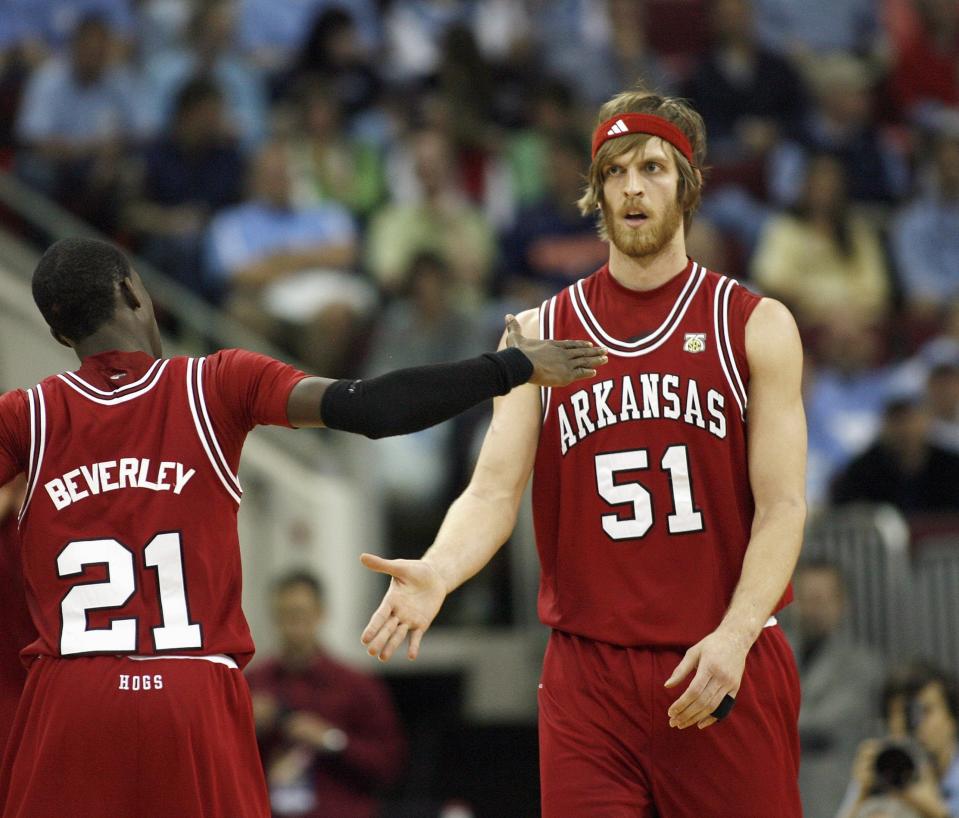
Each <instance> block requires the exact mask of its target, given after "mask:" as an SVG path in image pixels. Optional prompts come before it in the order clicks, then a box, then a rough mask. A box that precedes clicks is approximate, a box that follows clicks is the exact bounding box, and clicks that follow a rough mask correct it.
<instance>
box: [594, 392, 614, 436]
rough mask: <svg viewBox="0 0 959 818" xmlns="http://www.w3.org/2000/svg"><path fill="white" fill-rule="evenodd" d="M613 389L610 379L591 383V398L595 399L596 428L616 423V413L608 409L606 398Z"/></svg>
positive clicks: (603, 427)
mask: <svg viewBox="0 0 959 818" xmlns="http://www.w3.org/2000/svg"><path fill="white" fill-rule="evenodd" d="M612 389H613V382H612V381H602V382H600V383H594V384H593V398H594V399H595V401H596V428H597V429H605V428H606V427H607V426H611V425H612V424H614V423H616V415H614V414H613V413H612V412H610V411H609V406H608V405H607V403H606V399H607V398H608V397H609V393H610V392H611V391H612Z"/></svg>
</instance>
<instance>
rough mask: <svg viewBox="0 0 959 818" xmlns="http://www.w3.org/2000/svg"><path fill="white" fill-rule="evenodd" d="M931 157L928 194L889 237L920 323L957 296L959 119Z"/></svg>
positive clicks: (908, 210)
mask: <svg viewBox="0 0 959 818" xmlns="http://www.w3.org/2000/svg"><path fill="white" fill-rule="evenodd" d="M957 119H959V115H957ZM932 159H933V162H932V168H931V171H932V173H931V177H930V179H929V182H930V184H929V185H928V186H927V190H926V191H925V192H924V193H921V194H920V195H919V196H917V197H916V198H915V199H914V200H913V201H912V202H911V203H910V204H908V205H906V206H905V207H904V208H903V209H902V210H901V211H900V213H899V215H898V217H897V218H896V220H895V222H894V225H893V228H892V236H891V238H892V248H893V253H894V255H895V260H896V266H897V267H898V270H899V275H900V278H901V280H902V286H903V291H904V295H905V300H906V304H907V306H908V308H909V309H910V311H911V312H912V313H913V317H915V318H918V319H920V320H921V319H923V318H927V317H928V318H932V319H934V318H935V317H937V316H938V313H939V311H940V310H941V309H942V308H943V306H944V305H945V304H946V303H947V302H948V301H949V300H950V299H954V298H956V297H959V121H957V122H956V124H955V125H954V126H953V127H952V129H951V130H945V131H943V132H942V133H940V134H939V135H938V137H937V138H936V140H935V143H934V145H933V148H932Z"/></svg>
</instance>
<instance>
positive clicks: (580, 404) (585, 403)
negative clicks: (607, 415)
mask: <svg viewBox="0 0 959 818" xmlns="http://www.w3.org/2000/svg"><path fill="white" fill-rule="evenodd" d="M569 400H570V403H572V404H573V415H574V416H575V417H576V431H577V432H578V433H579V437H580V439H582V438H584V437H586V435H588V434H592V433H593V432H595V431H596V427H595V426H594V425H593V421H591V420H590V419H589V394H588V393H587V392H586V391H585V390H583V389H580V390H579V392H574V393H573V395H572V397H570V399H569Z"/></svg>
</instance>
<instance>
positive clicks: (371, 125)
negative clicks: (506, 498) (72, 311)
mask: <svg viewBox="0 0 959 818" xmlns="http://www.w3.org/2000/svg"><path fill="white" fill-rule="evenodd" d="M638 82H639V83H642V84H643V85H645V86H646V87H648V88H649V89H651V90H655V91H660V92H663V93H667V94H678V95H682V96H684V97H687V98H689V99H690V100H691V101H692V102H693V104H694V105H695V107H696V108H697V109H698V110H699V111H700V112H701V113H702V115H703V117H704V119H705V122H706V126H707V133H708V140H709V154H708V168H707V172H706V179H707V184H706V190H705V196H704V200H703V204H702V207H701V211H700V213H699V214H698V216H697V218H696V220H695V221H694V224H693V227H692V229H691V231H690V232H689V235H688V236H687V247H688V249H689V253H690V255H692V256H693V257H695V258H697V259H698V260H700V261H702V262H703V263H704V264H706V266H708V267H710V268H713V269H716V270H719V271H722V272H725V273H729V274H731V275H733V276H734V277H736V278H739V279H740V280H741V281H743V283H744V284H746V285H748V286H750V287H752V288H753V289H755V290H757V291H760V292H762V293H766V294H769V295H772V296H775V297H777V298H780V299H781V300H783V301H784V302H786V303H787V304H788V305H789V306H790V307H791V308H792V310H793V311H794V314H795V315H796V317H797V319H798V321H799V324H800V328H801V331H802V333H803V336H804V341H805V347H806V353H807V354H806V372H805V382H804V389H805V400H806V409H807V414H808V422H809V433H810V459H809V477H808V499H809V501H810V504H811V506H812V507H813V508H814V509H820V508H829V507H831V506H833V505H841V504H845V503H856V502H860V501H868V502H887V503H892V504H893V505H895V506H897V507H898V508H899V509H900V510H901V511H902V512H903V513H904V514H905V515H906V516H907V518H909V519H910V520H912V521H915V520H924V519H928V518H929V515H932V514H942V513H947V514H948V513H953V514H956V513H959V491H957V490H956V486H957V485H959V3H957V2H956V0H802V2H798V1H797V0H0V167H3V168H4V169H7V170H9V171H10V172H11V173H13V174H15V175H16V176H17V177H18V178H20V179H21V180H23V181H25V182H27V183H28V184H29V185H31V186H33V187H34V188H35V189H36V190H38V191H40V192H42V193H44V194H45V195H47V196H49V197H51V198H52V199H54V200H56V201H57V202H58V203H59V204H61V205H62V206H64V207H66V208H67V209H69V210H70V211H72V212H74V213H75V214H77V215H78V216H80V217H82V218H84V219H86V220H88V221H89V222H90V223H91V224H93V225H94V226H96V227H97V228H98V229H100V230H102V231H103V232H105V233H106V234H108V235H109V236H111V237H113V238H114V239H115V240H117V241H119V242H120V243H122V244H123V245H124V246H126V247H128V248H130V249H131V250H133V251H135V252H137V253H138V254H139V255H140V256H141V257H143V258H145V259H147V260H148V261H150V262H151V263H152V264H153V265H155V266H156V267H157V268H158V269H159V270H161V271H163V272H164V273H166V274H167V275H169V276H171V277H173V278H174V279H176V280H177V281H178V282H179V283H181V284H182V285H184V286H185V287H187V288H189V289H190V290H191V291H193V292H194V293H196V294H197V295H198V296H199V297H201V298H203V299H205V300H207V301H208V302H210V303H211V304H213V305H216V306H217V307H219V308H222V309H223V310H226V311H228V312H229V313H231V314H232V315H233V316H234V317H236V318H237V319H238V320H240V321H242V322H244V323H246V324H248V325H249V326H251V327H252V328H254V329H256V330H258V331H260V332H262V333H263V334H265V335H266V336H268V337H270V338H271V339H272V340H273V341H274V342H276V343H277V344H278V345H280V346H281V347H282V348H284V349H286V350H287V351H288V352H289V353H290V354H292V355H295V356H297V357H298V358H299V359H300V360H301V361H302V362H303V363H304V364H305V365H306V366H308V367H310V368H311V369H313V370H314V371H316V372H318V373H321V374H323V375H327V376H331V377H343V376H350V377H357V376H362V375H372V374H378V373H380V372H383V371H385V370H387V369H392V368H396V367H399V366H410V365H418V364H426V363H431V362H435V361H439V360H449V359H452V358H455V357H462V356H466V355H470V354H474V353H476V352H479V351H482V350H485V349H489V348H490V347H491V346H493V345H495V343H496V341H497V338H498V337H499V334H500V333H501V331H502V316H503V315H504V314H505V313H506V312H515V311H519V310H522V309H526V308H529V307H533V306H537V305H538V304H539V303H540V301H541V300H542V299H543V298H545V297H547V296H548V295H550V294H552V293H553V292H555V291H556V290H558V289H559V288H561V287H563V286H566V285H567V284H569V283H571V282H572V281H574V280H576V279H577V278H579V277H582V276H584V275H587V274H589V273H590V272H592V271H593V270H594V269H596V268H597V267H599V266H600V265H601V264H602V263H603V262H604V261H605V259H606V255H607V249H606V247H605V245H604V244H603V243H602V242H601V241H600V240H599V239H598V237H597V235H596V231H595V227H594V224H593V221H592V218H591V217H584V216H582V215H581V214H580V212H579V211H578V209H577V207H576V205H575V201H576V199H577V198H578V197H579V195H580V190H581V187H582V185H583V181H584V174H585V172H586V170H587V167H588V160H589V137H590V132H591V129H592V127H593V125H594V123H595V116H596V111H597V108H598V105H599V104H600V103H601V102H602V101H603V100H605V99H606V98H607V97H609V96H611V95H612V94H614V93H616V92H617V91H619V90H623V89H626V88H629V87H632V86H634V85H635V84H636V83H638ZM9 221H10V225H11V226H13V227H15V226H16V222H15V221H14V220H9ZM166 321H167V324H168V328H169V329H170V330H171V331H174V332H175V331H176V322H175V319H174V317H173V316H167V317H166ZM483 421H484V415H483V413H482V412H477V413H472V414H469V415H467V416H464V417H462V418H459V419H457V421H455V422H451V423H449V424H445V425H444V426H441V427H438V428H436V429H431V430H427V431H425V432H422V433H420V434H418V435H415V436H412V437H409V438H400V439H390V440H385V441H381V442H379V443H378V444H377V446H378V448H377V458H378V461H377V472H378V478H379V479H380V480H381V481H382V489H383V493H384V497H385V498H386V503H387V510H388V515H389V530H390V532H391V535H392V540H393V552H394V553H396V554H402V555H410V556H412V555H418V554H419V553H421V552H422V550H423V548H424V547H425V546H426V545H427V544H428V542H429V540H430V538H431V537H432V534H433V533H434V532H435V529H436V526H437V525H438V523H439V520H440V519H441V516H442V512H443V509H444V508H445V505H446V503H447V501H449V500H450V499H452V497H454V496H455V494H456V493H457V492H458V491H459V489H460V488H461V486H462V483H463V480H464V478H465V477H466V475H467V474H468V471H469V464H470V462H471V456H472V452H473V451H474V450H475V445H476V441H477V437H478V431H479V430H481V428H482V424H483ZM957 529H959V526H956V528H954V529H953V530H957ZM496 564H497V563H494V566H495V565H496ZM497 570H498V569H497V568H495V567H494V568H492V574H493V576H494V577H495V576H496V572H497ZM487 573H489V572H487ZM301 584H302V583H301ZM474 586H475V587H476V588H479V589H483V588H484V586H483V585H481V584H474ZM300 590H301V591H302V589H300ZM478 593H479V594H480V597H479V598H478V602H477V607H476V609H475V610H471V609H470V605H471V604H472V603H471V601H470V597H469V595H468V594H464V595H463V597H462V598H461V600H460V607H459V608H456V607H455V606H454V608H453V614H452V616H454V617H456V616H459V617H462V618H464V619H465V620H468V621H484V622H491V621H496V619H497V618H498V617H504V618H508V617H509V594H508V593H504V594H500V597H499V598H497V597H496V592H495V582H494V591H493V592H491V593H492V594H493V595H492V596H490V595H489V593H487V592H484V591H482V590H480V591H479V592H478ZM484 593H486V596H485V597H484V596H483V594H484ZM845 593H846V592H845V588H844V584H843V578H842V576H841V574H840V573H839V572H838V571H837V570H836V568H835V566H830V565H828V564H816V563H811V564H807V565H805V566H803V568H802V569H801V571H800V573H799V575H798V576H797V606H796V607H797V610H798V613H797V617H798V619H797V622H798V624H797V630H796V633H795V634H794V645H795V646H796V650H797V658H798V660H799V664H800V669H801V671H802V674H803V686H804V690H805V704H804V711H803V719H804V722H803V724H802V728H803V748H804V768H803V769H804V776H807V779H806V786H805V787H804V795H806V796H807V799H808V798H811V797H812V795H810V794H813V795H818V796H819V798H818V800H817V799H815V798H813V800H810V801H809V802H808V803H807V811H808V813H809V814H810V815H812V816H814V818H816V817H817V816H823V817H824V818H829V817H830V816H832V815H833V814H835V810H836V808H837V804H838V803H839V801H841V800H842V799H843V796H844V794H845V802H844V807H843V810H844V814H846V815H849V816H852V815H856V816H858V817H859V818H865V817H866V816H880V815H886V816H888V817H889V818H894V817H895V816H906V815H921V816H936V815H957V814H959V761H957V758H959V756H957V754H956V746H957V724H959V704H957V701H959V694H957V692H956V690H955V686H954V683H953V682H952V681H951V680H950V679H949V678H948V677H947V676H945V675H944V674H942V673H941V672H940V671H937V670H936V669H934V668H928V667H912V668H908V669H906V670H903V671H901V672H899V671H897V673H899V675H898V676H897V675H895V674H894V675H893V676H891V677H889V679H887V680H886V683H885V688H884V689H885V694H884V697H883V698H882V699H881V701H882V702H883V703H884V716H885V721H886V727H887V729H888V731H889V734H890V736H891V737H892V738H893V739H896V740H897V741H900V742H901V744H900V745H897V746H899V749H900V750H901V752H900V754H899V756H897V757H894V756H895V753H892V754H891V755H889V754H887V755H888V757H887V756H884V755H883V752H884V751H885V750H888V749H889V745H888V743H886V744H884V743H876V742H873V743H871V744H867V745H863V747H862V748H860V749H859V750H858V751H857V749H856V748H857V743H858V741H859V740H860V739H861V738H863V736H864V735H865V732H864V730H866V731H867V728H868V724H869V719H870V717H871V714H872V713H873V712H874V711H877V710H878V705H877V706H876V707H873V706H871V703H872V702H878V701H880V697H879V694H880V690H881V689H883V688H882V663H881V661H880V658H879V657H877V656H875V655H872V654H870V653H869V652H868V651H866V650H865V649H863V648H861V646H856V645H853V644H851V643H850V642H849V640H848V638H847V636H846V635H844V634H845V630H844V628H843V622H844V621H845V619H846V616H845V614H844V605H845ZM887 658H888V657H887ZM307 727H310V725H307ZM315 727H316V725H315V723H313V724H312V728H315ZM307 732H309V731H307ZM313 732H314V733H316V732H317V730H316V729H314V730H313ZM320 732H322V731H320ZM327 732H328V731H327ZM910 742H911V743H910ZM913 745H922V747H923V748H924V750H925V753H926V754H927V755H928V756H929V757H931V758H932V759H933V761H934V763H933V764H932V765H931V766H930V765H928V764H927V763H926V762H921V763H920V762H918V761H917V762H916V763H915V764H914V765H913V766H914V767H915V768H916V769H915V770H914V771H913V773H908V774H907V773H905V772H903V770H904V768H905V767H908V763H907V762H909V756H910V753H912V754H913V756H915V753H914V752H913V749H912V748H913ZM903 748H904V749H903ZM857 752H858V761H857V766H856V771H855V775H854V777H853V780H852V781H851V782H850V781H849V764H848V762H849V760H850V759H851V758H852V757H853V755H855V754H856V753H857ZM903 755H905V756H907V758H906V761H903ZM916 757H918V756H916ZM879 758H883V759H885V762H884V763H885V765H886V766H883V765H882V764H878V763H877V759H879ZM890 759H892V760H890ZM897 759H898V760H897ZM294 760H295V759H294ZM897 764H898V766H897ZM890 765H891V766H890ZM920 768H921V769H920ZM930 771H934V772H935V774H936V775H938V783H936V782H933V783H932V784H930V783H929V776H930V775H933V774H934V773H933V772H930ZM910 775H912V778H910V777H909V776H910ZM808 776H812V778H808ZM903 776H906V777H905V778H904V777H903ZM887 777H888V778H889V780H890V781H892V782H893V783H892V784H890V783H888V782H887V781H886V778H887ZM884 782H885V783H884ZM896 782H899V784H898V785H895V784H896ZM903 782H905V783H903ZM887 785H888V786H887ZM894 785H895V786H894ZM897 786H898V789H897ZM937 787H938V789H937ZM907 789H908V790H909V791H910V793H912V796H914V797H915V799H918V802H917V803H918V806H917V803H911V802H910V803H907V802H909V799H904V798H900V799H898V800H896V799H893V800H892V801H891V802H888V803H885V804H884V803H883V802H882V798H883V793H886V792H889V791H893V792H903V791H905V790H907ZM937 793H938V794H937ZM912 796H910V797H912ZM933 796H935V798H934V797H933ZM936 798H938V799H939V800H938V801H936V800H935V799H936ZM923 799H925V801H923ZM887 800H888V799H887ZM910 809H911V810H912V811H911V812H910V811H909V810H910Z"/></svg>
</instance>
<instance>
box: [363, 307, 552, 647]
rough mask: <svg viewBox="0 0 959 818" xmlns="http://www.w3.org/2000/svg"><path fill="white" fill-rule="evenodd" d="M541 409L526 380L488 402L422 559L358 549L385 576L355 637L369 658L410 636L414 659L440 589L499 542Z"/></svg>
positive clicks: (509, 524)
mask: <svg viewBox="0 0 959 818" xmlns="http://www.w3.org/2000/svg"><path fill="white" fill-rule="evenodd" d="M520 321H521V323H522V326H523V330H524V331H525V332H527V333H528V334H530V335H534V334H535V333H536V332H538V315H537V313H536V311H535V310H533V311H530V312H527V313H524V314H523V315H522V316H520ZM504 341H505V339H504ZM501 346H502V344H501ZM540 411H541V410H540V397H539V391H538V390H537V389H536V388H535V387H534V386H532V385H530V384H527V385H525V386H521V387H519V388H518V389H514V390H513V391H512V392H510V393H509V394H508V395H506V396H505V397H501V398H498V399H497V400H496V401H494V403H493V420H492V422H491V423H490V427H489V431H487V433H486V439H485V440H484V442H483V448H482V450H481V452H480V456H479V460H478V461H477V464H476V468H475V470H474V471H473V477H472V479H471V480H470V484H469V486H468V487H467V488H466V491H464V492H463V494H462V495H460V497H459V498H458V499H457V500H456V502H454V503H453V505H452V506H450V509H449V511H448V512H447V513H446V518H445V519H444V520H443V525H442V526H441V527H440V531H439V533H438V534H437V536H436V540H435V541H434V543H433V546H432V547H431V548H430V549H429V551H427V552H426V554H425V555H424V556H423V558H422V559H419V560H384V559H382V558H380V557H375V556H373V555H371V554H364V555H363V557H362V560H363V564H364V565H366V567H367V568H370V569H372V570H374V571H380V572H382V573H385V574H389V575H390V576H391V577H392V579H391V580H390V587H389V590H388V591H387V592H386V596H385V597H384V598H383V602H382V603H381V604H380V606H379V608H377V609H376V611H375V612H374V614H373V616H372V617H371V618H370V622H369V624H368V625H367V626H366V630H364V631H363V636H362V641H363V644H365V645H366V646H367V650H368V651H369V653H370V655H371V656H379V657H380V659H382V660H383V661H386V660H388V659H389V658H390V656H392V655H393V653H394V652H395V651H396V649H397V648H398V647H400V645H402V644H403V641H404V640H405V639H406V638H407V637H409V650H408V652H407V656H408V657H409V658H410V659H415V658H416V656H417V654H418V653H419V648H420V641H421V640H422V638H423V634H424V633H425V632H426V630H427V628H429V626H430V624H431V623H432V621H433V619H434V618H435V617H436V614H437V613H439V610H440V606H441V605H442V604H443V600H444V599H445V598H446V595H447V594H449V593H450V592H451V591H453V590H454V589H455V588H457V587H458V586H460V585H462V584H463V583H464V582H465V581H466V580H468V579H469V578H470V577H472V576H473V575H474V574H476V573H477V572H478V571H479V570H480V569H481V568H482V567H483V566H484V565H486V563H488V562H489V561H490V560H491V559H492V558H493V555H494V554H495V553H496V552H497V551H498V550H499V548H500V546H501V545H502V544H503V543H504V542H506V540H507V538H508V537H509V535H510V533H511V532H512V530H513V526H514V525H515V523H516V514H517V511H518V510H519V504H520V500H521V499H522V497H523V490H524V489H525V488H526V483H527V481H528V480H529V476H530V472H531V471H532V469H533V461H534V458H535V456H536V445H537V441H538V440H539V430H540Z"/></svg>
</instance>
